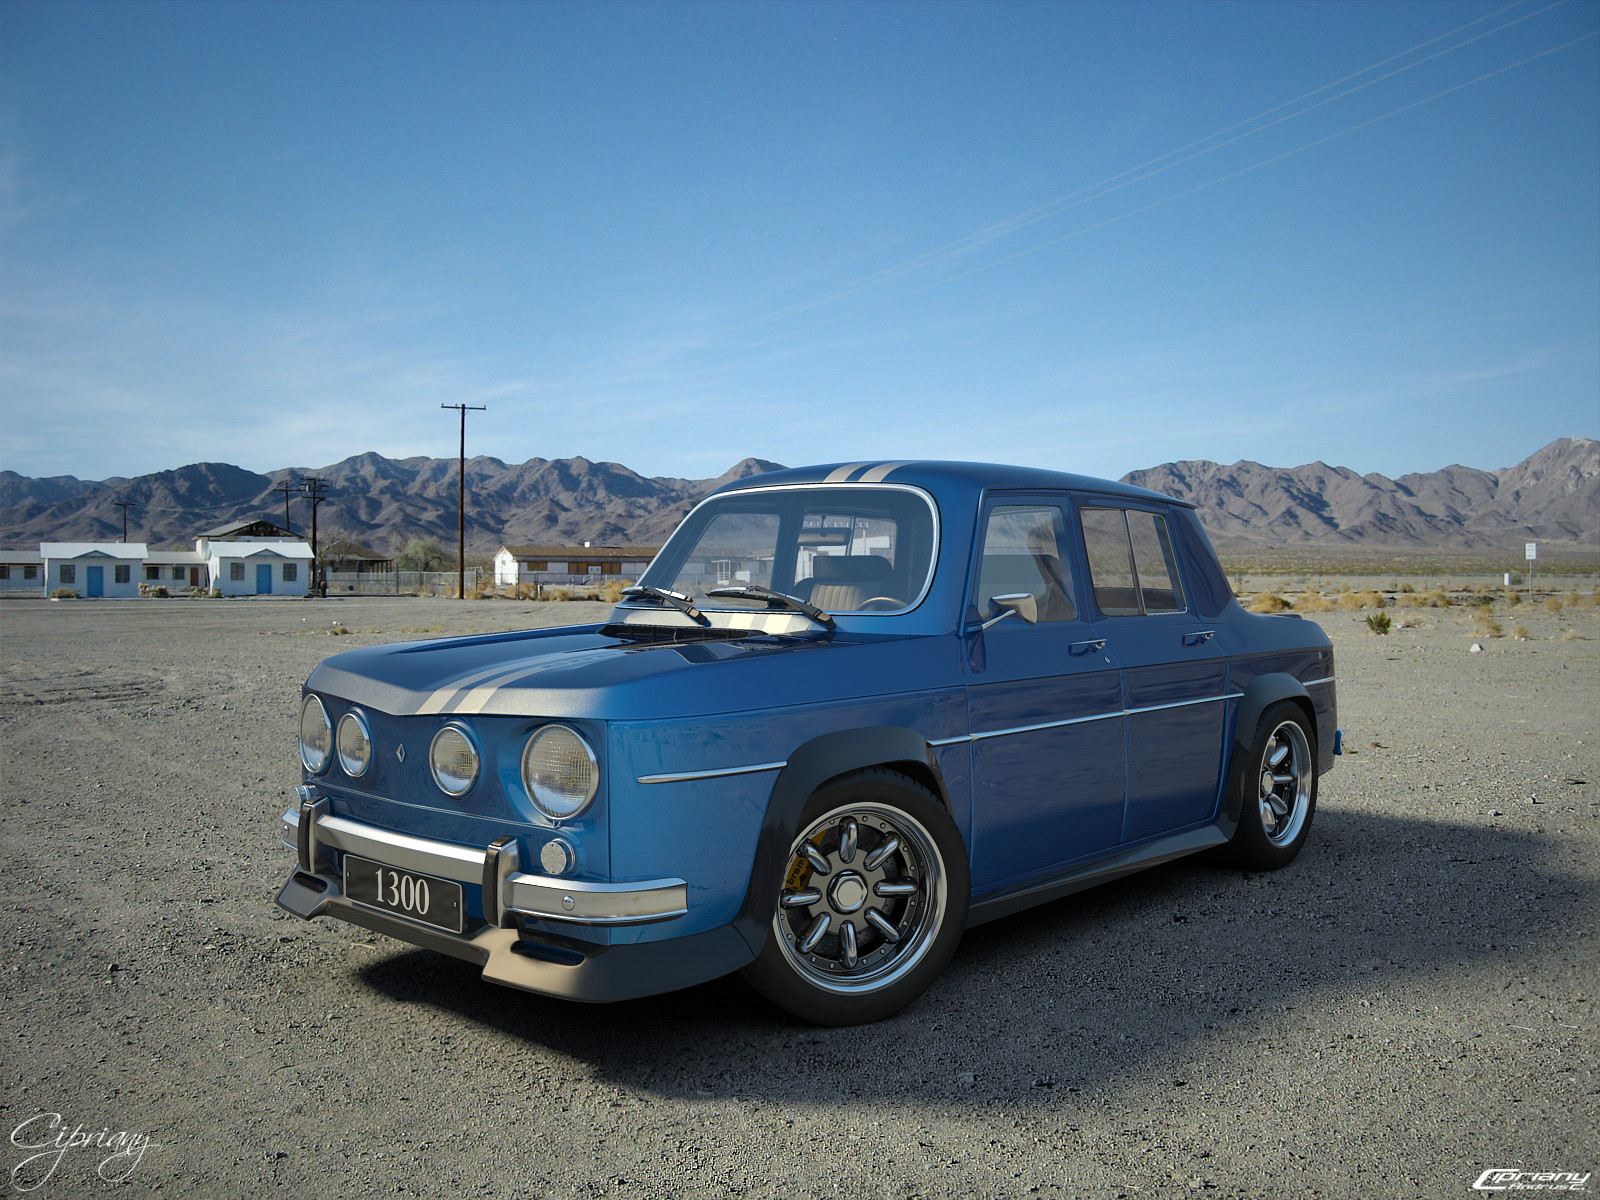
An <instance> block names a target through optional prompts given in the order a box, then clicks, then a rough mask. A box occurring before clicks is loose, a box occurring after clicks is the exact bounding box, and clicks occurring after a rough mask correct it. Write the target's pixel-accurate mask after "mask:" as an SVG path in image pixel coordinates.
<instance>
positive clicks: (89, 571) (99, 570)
mask: <svg viewBox="0 0 1600 1200" xmlns="http://www.w3.org/2000/svg"><path fill="white" fill-rule="evenodd" d="M83 578H84V591H85V593H86V594H87V595H90V596H104V595H105V594H106V569H105V568H104V567H86V568H85V569H84V573H83Z"/></svg>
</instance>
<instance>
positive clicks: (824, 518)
mask: <svg viewBox="0 0 1600 1200" xmlns="http://www.w3.org/2000/svg"><path fill="white" fill-rule="evenodd" d="M936 532H937V521H936V519H935V516H934V509H933V503H932V501H931V500H929V499H928V497H927V496H926V495H925V494H924V493H923V492H921V491H918V490H916V489H913V488H907V487H901V486H894V485H884V486H876V487H875V486H871V485H855V486H838V487H833V486H822V487H794V488H755V489H751V490H750V491H745V492H732V493H729V494H728V495H724V496H716V497H713V498H712V499H710V500H708V501H706V502H705V503H704V504H702V505H701V506H700V507H699V508H697V509H695V511H694V512H692V513H691V514H689V517H688V518H687V519H686V520H685V521H684V523H683V525H682V526H680V527H679V529H678V531H677V532H676V533H675V534H673V535H672V538H671V540H670V541H668V543H667V545H666V546H665V548H663V550H662V551H661V553H660V555H658V556H657V558H656V560H655V562H653V563H652V564H651V566H650V569H649V570H648V571H647V572H645V576H644V579H643V580H641V582H642V583H644V584H647V585H650V586H653V587H658V588H666V589H668V590H670V591H673V592H677V593H679V594H681V595H684V596H687V597H689V598H690V599H691V600H692V601H693V602H694V603H695V604H696V605H698V606H700V607H703V608H711V609H718V608H722V609H729V608H738V609H751V608H765V607H767V606H768V601H767V600H765V599H764V598H762V597H760V596H748V597H741V596H728V595H722V596H717V595H712V592H713V591H715V590H717V589H720V588H739V587H760V588H767V589H769V590H771V591H774V592H782V593H783V594H785V595H788V596H793V597H795V598H796V599H799V600H804V601H806V602H807V603H810V604H814V605H816V606H817V607H818V608H820V609H823V610H824V611H826V612H830V613H849V612H874V613H895V612H904V611H905V610H906V609H908V608H911V607H913V606H914V605H915V604H916V603H917V602H918V601H920V600H921V599H922V594H923V592H924V591H925V590H926V588H927V584H928V576H929V573H930V571H931V569H932V566H933V560H934V541H935V538H936ZM645 602H646V603H648V601H645Z"/></svg>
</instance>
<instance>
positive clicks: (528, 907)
mask: <svg viewBox="0 0 1600 1200" xmlns="http://www.w3.org/2000/svg"><path fill="white" fill-rule="evenodd" d="M297 790H298V792H299V798H300V806H299V808H297V809H296V808H290V809H287V810H285V812H284V814H283V818H282V819H283V834H282V837H281V840H282V842H283V844H284V845H285V846H287V847H288V848H289V849H291V850H294V851H295V852H296V855H297V857H298V858H299V866H300V871H301V872H302V873H304V874H307V875H316V876H320V877H323V878H324V879H327V880H330V881H335V882H336V881H337V878H338V876H337V872H336V870H335V865H334V860H333V855H332V854H331V853H330V851H334V850H342V851H345V852H347V853H350V854H355V855H359V856H360V857H362V858H369V859H371V860H373V861H374V862H381V863H383V864H385V865H386V866H391V867H400V868H402V869H403V870H407V871H417V872H419V873H421V874H424V875H433V876H437V877H438V878H441V879H452V880H455V881H456V882H457V883H462V884H473V885H477V886H479V887H481V888H482V889H483V908H484V913H483V916H484V920H485V921H487V922H488V923H489V924H490V925H492V926H495V927H498V928H508V927H512V926H514V925H515V924H516V921H517V918H519V917H534V918H537V919H539V920H542V921H563V922H567V923H569V924H574V925H645V924H649V923H651V922H653V921H670V920H672V919H673V918H674V917H681V916H684V915H686V914H687V913H688V911H689V899H688V897H689V888H688V885H687V884H686V883H685V882H684V881H683V880H681V879H645V880H639V881H637V882H633V883H590V882H587V881H585V880H581V879H556V878H553V877H551V876H549V875H531V874H528V873H527V872H525V871H520V870H518V866H519V863H518V852H517V843H516V842H515V841H514V840H512V839H511V838H499V839H497V840H496V841H494V842H492V843H491V844H490V845H488V846H486V847H484V848H483V849H482V850H479V849H475V848H472V847H469V846H457V845H453V844H451V843H449V842H436V841H434V840H433V839H431V838H420V837H413V836H412V835H410V834H405V833H394V832H392V831H390V830H387V829H380V828H379V827H378V826H376V825H367V824H365V823H363V822H361V821H352V820H350V819H349V818H347V817H336V816H334V815H333V813H332V812H331V811H329V807H328V800H327V797H325V796H318V795H317V794H316V792H315V790H314V789H312V788H301V789H297Z"/></svg>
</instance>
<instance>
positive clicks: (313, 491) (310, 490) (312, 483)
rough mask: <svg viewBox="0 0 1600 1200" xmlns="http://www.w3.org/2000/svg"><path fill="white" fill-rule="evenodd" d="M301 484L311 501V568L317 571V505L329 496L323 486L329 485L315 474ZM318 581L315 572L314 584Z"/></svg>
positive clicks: (285, 502)
mask: <svg viewBox="0 0 1600 1200" xmlns="http://www.w3.org/2000/svg"><path fill="white" fill-rule="evenodd" d="M300 486H301V487H302V488H304V489H305V493H306V496H307V497H308V498H309V499H310V501H311V570H312V571H313V572H315V571H316V570H317V505H319V504H321V503H322V502H323V501H324V500H326V499H327V498H328V496H327V493H326V492H324V491H323V488H325V487H327V481H326V480H324V479H321V478H318V477H317V476H315V475H313V476H312V477H311V478H309V479H302V480H301V481H300ZM288 503H289V501H288V497H287V496H286V497H285V498H284V504H285V505H286V506H287V504H288ZM316 582H317V579H316V576H315V575H314V574H313V576H312V584H313V585H315V584H316Z"/></svg>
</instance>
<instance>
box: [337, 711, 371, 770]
mask: <svg viewBox="0 0 1600 1200" xmlns="http://www.w3.org/2000/svg"><path fill="white" fill-rule="evenodd" d="M371 761H372V734H370V733H369V732H368V731H367V719H366V718H365V717H363V716H362V715H361V714H360V713H358V712H355V711H351V712H347V713H345V715H344V716H342V717H340V718H339V766H340V767H342V768H343V769H344V773H345V774H346V775H348V776H350V778H352V779H354V778H355V777H356V776H358V775H360V774H362V773H363V772H364V771H366V769H367V764H368V763H370V762H371Z"/></svg>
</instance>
